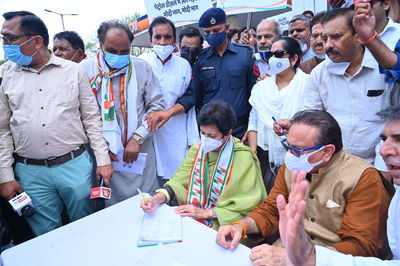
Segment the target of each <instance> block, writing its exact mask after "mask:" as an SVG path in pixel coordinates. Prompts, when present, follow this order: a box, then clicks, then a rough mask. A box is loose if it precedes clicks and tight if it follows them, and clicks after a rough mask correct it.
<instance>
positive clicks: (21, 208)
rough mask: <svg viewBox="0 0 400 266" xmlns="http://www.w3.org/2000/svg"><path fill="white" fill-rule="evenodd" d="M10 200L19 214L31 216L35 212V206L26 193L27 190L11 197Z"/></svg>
mask: <svg viewBox="0 0 400 266" xmlns="http://www.w3.org/2000/svg"><path fill="white" fill-rule="evenodd" d="M8 202H9V203H10V204H11V206H12V207H13V209H14V211H15V212H16V213H18V215H19V216H24V217H31V216H32V215H34V214H35V208H34V206H33V203H32V200H31V198H30V197H29V196H28V194H26V192H22V193H21V194H19V195H17V196H15V197H14V198H12V199H10V200H9V201H8Z"/></svg>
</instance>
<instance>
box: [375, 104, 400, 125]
mask: <svg viewBox="0 0 400 266" xmlns="http://www.w3.org/2000/svg"><path fill="white" fill-rule="evenodd" d="M377 115H378V116H379V117H381V118H383V119H385V121H393V120H398V119H400V105H394V106H390V107H387V108H385V109H383V110H382V111H380V112H378V113H377Z"/></svg>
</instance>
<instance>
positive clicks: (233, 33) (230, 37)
mask: <svg viewBox="0 0 400 266" xmlns="http://www.w3.org/2000/svg"><path fill="white" fill-rule="evenodd" d="M236 33H239V30H238V29H229V32H228V40H229V41H231V40H232V37H233V35H235V34H236ZM238 37H239V34H238Z"/></svg>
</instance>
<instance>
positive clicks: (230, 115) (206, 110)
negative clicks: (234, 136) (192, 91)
mask: <svg viewBox="0 0 400 266" xmlns="http://www.w3.org/2000/svg"><path fill="white" fill-rule="evenodd" d="M197 122H198V123H199V126H208V125H214V126H216V127H217V128H218V130H219V131H220V132H221V133H222V134H223V135H224V136H226V135H228V133H229V130H231V129H233V128H234V127H235V126H236V123H237V118H236V113H235V111H234V110H233V108H232V107H231V106H230V105H229V104H228V103H226V102H224V101H222V100H216V101H212V102H209V103H207V104H206V105H204V106H203V107H202V108H201V109H200V112H199V114H198V116H197Z"/></svg>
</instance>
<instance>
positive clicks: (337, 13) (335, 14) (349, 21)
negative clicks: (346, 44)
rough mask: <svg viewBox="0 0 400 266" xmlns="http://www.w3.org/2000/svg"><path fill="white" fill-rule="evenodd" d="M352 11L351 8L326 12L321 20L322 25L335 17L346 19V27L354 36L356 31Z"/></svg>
mask: <svg viewBox="0 0 400 266" xmlns="http://www.w3.org/2000/svg"><path fill="white" fill-rule="evenodd" d="M353 14H354V12H353V10H352V9H351V8H335V9H332V10H329V11H327V12H326V14H325V16H324V18H323V20H322V25H325V24H326V23H327V22H328V21H331V20H333V19H335V18H337V17H341V16H344V17H346V24H347V27H348V28H349V29H350V31H351V33H352V34H353V35H354V34H356V30H355V29H354V26H353Z"/></svg>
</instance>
